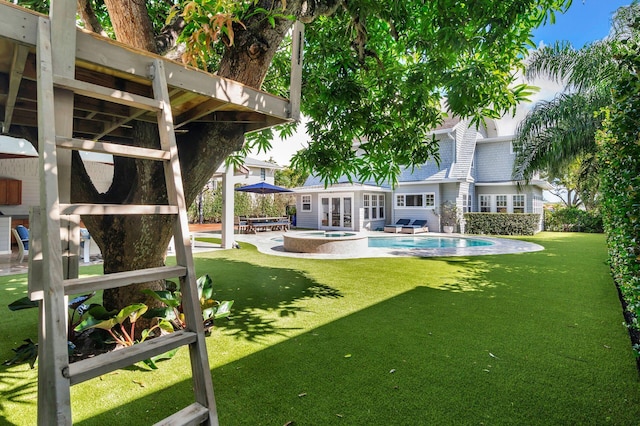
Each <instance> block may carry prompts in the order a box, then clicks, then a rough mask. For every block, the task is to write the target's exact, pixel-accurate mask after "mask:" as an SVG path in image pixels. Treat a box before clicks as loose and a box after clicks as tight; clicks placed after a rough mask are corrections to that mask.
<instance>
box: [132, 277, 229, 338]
mask: <svg viewBox="0 0 640 426" xmlns="http://www.w3.org/2000/svg"><path fill="white" fill-rule="evenodd" d="M197 286H198V298H199V299H200V308H201V309H202V320H203V321H204V326H205V331H207V332H208V331H209V330H210V329H211V327H213V322H214V320H216V319H219V318H226V317H228V316H229V315H230V314H231V306H232V305H233V300H231V301H229V300H225V301H222V302H219V301H217V300H214V299H213V280H212V279H211V277H210V276H209V275H203V276H201V277H200V278H198V280H197ZM143 293H145V294H147V295H149V296H151V297H153V298H154V299H156V300H158V301H160V302H162V303H164V304H165V305H166V307H165V308H157V309H152V310H150V311H149V314H148V315H146V316H147V317H162V318H165V319H166V320H168V321H170V322H171V324H173V326H174V328H175V329H176V330H182V329H184V328H185V326H186V324H185V322H184V311H183V307H182V293H181V292H180V291H178V289H177V288H176V287H175V285H174V286H173V287H172V286H168V289H167V290H149V289H146V290H143Z"/></svg>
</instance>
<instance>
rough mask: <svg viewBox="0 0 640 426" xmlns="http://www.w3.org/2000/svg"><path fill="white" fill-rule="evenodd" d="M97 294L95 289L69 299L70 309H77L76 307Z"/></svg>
mask: <svg viewBox="0 0 640 426" xmlns="http://www.w3.org/2000/svg"><path fill="white" fill-rule="evenodd" d="M95 295H96V292H95V291H94V292H93V293H89V294H84V295H82V296H78V297H74V298H73V299H72V300H70V301H69V309H73V310H74V311H75V310H76V309H78V307H79V306H80V305H82V304H83V303H84V302H86V301H87V300H89V299H91V298H92V297H93V296H95Z"/></svg>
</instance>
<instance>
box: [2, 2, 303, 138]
mask: <svg viewBox="0 0 640 426" xmlns="http://www.w3.org/2000/svg"><path fill="white" fill-rule="evenodd" d="M40 17H43V15H40V14H38V13H35V12H32V11H29V10H27V9H24V8H21V7H18V6H15V5H13V4H11V3H7V2H5V1H4V0H0V121H2V122H3V125H4V132H7V131H8V130H9V126H11V125H21V126H27V127H32V128H34V129H37V127H38V120H37V112H36V110H37V99H36V62H35V45H36V34H37V29H36V28H37V22H38V18H40ZM45 18H47V19H48V17H46V16H45ZM76 34H77V48H76V75H75V79H76V80H80V81H84V82H87V83H94V84H99V85H100V86H104V87H108V88H111V89H113V90H114V91H122V92H128V93H132V94H136V95H140V96H144V97H153V96H152V87H151V82H150V80H149V69H148V68H149V63H151V62H153V60H154V59H156V58H159V56H157V55H153V54H150V53H148V52H145V51H142V50H138V49H133V48H131V47H128V46H125V45H123V44H121V43H118V42H115V41H113V40H110V39H107V38H104V37H101V36H99V35H96V34H94V33H90V32H87V31H83V30H81V29H77V31H76ZM163 61H164V67H165V71H166V78H167V84H168V87H169V96H170V98H171V108H172V112H173V117H174V121H175V128H176V130H177V132H188V129H189V123H193V122H234V123H241V124H243V125H244V126H245V129H246V131H247V132H249V131H253V130H258V129H261V128H266V127H271V126H274V125H277V124H282V123H285V122H290V121H293V119H294V118H295V117H296V116H297V114H298V113H297V112H296V111H295V110H296V109H297V103H296V105H292V104H291V102H290V101H289V100H287V99H283V98H281V97H278V96H274V95H270V94H268V93H266V92H263V91H260V90H256V89H253V88H250V87H247V86H244V85H242V84H240V83H237V82H234V81H232V80H227V79H224V78H221V77H218V76H215V75H212V74H209V73H206V72H203V71H200V70H197V69H195V68H192V67H189V66H185V65H183V64H181V63H178V62H174V61H171V60H166V59H163ZM57 83H58V85H59V84H61V82H60V81H58V82H57ZM89 89H91V88H89ZM76 93H77V92H76ZM94 94H95V92H94ZM73 114H74V134H73V137H74V138H80V139H89V140H104V141H114V142H118V141H121V142H127V141H128V140H130V139H131V128H132V126H131V122H132V121H133V120H142V121H148V122H152V123H156V113H155V112H154V111H150V108H149V106H145V107H144V108H142V107H141V106H140V105H138V104H137V103H136V100H135V99H132V102H131V104H130V105H119V104H114V103H111V102H108V101H107V100H106V97H105V100H101V99H95V96H94V97H85V96H82V95H81V94H76V96H75V101H74V112H73ZM292 117H293V118H292Z"/></svg>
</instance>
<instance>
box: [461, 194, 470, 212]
mask: <svg viewBox="0 0 640 426" xmlns="http://www.w3.org/2000/svg"><path fill="white" fill-rule="evenodd" d="M470 211H471V197H470V196H469V194H462V213H469V212H470Z"/></svg>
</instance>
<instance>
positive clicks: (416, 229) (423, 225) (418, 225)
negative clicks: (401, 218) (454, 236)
mask: <svg viewBox="0 0 640 426" xmlns="http://www.w3.org/2000/svg"><path fill="white" fill-rule="evenodd" d="M400 232H402V233H403V234H420V233H422V232H429V228H428V227H427V221H426V220H423V219H416V220H414V221H413V223H412V224H411V225H407V226H403V227H402V229H401V230H400Z"/></svg>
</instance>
